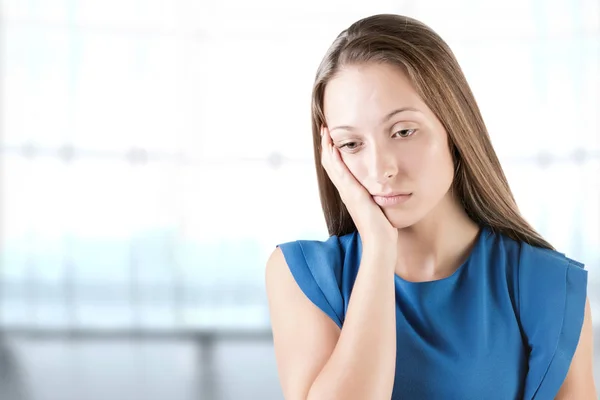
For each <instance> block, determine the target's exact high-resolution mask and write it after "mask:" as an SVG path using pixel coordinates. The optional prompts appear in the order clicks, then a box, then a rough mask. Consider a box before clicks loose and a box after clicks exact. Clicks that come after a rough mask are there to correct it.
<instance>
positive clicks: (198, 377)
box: [0, 330, 600, 400]
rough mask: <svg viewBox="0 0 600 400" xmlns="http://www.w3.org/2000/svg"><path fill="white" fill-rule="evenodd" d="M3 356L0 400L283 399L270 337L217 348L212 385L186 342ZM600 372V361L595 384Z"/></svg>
mask: <svg viewBox="0 0 600 400" xmlns="http://www.w3.org/2000/svg"><path fill="white" fill-rule="evenodd" d="M598 333H600V330H596V343H599V344H600V335H599V334H598ZM7 350H8V351H7ZM0 357H1V358H2V369H1V370H0V373H1V374H2V375H1V376H0V382H1V386H0V399H2V400H21V399H23V400H25V399H26V400H137V399H140V400H141V399H144V400H165V399H169V400H191V399H203V400H233V399H236V400H238V399H261V400H270V399H282V395H281V391H280V388H279V383H278V381H277V372H276V365H275V358H274V354H273V347H272V343H271V342H270V341H269V340H264V341H253V342H251V343H239V342H238V343H234V342H228V343H226V344H225V343H223V344H220V345H217V346H215V348H214V353H213V363H214V364H213V365H214V366H215V370H214V371H213V372H212V375H211V376H212V378H211V381H210V382H203V379H206V377H207V375H205V374H206V373H207V371H206V369H205V368H203V365H201V361H200V360H201V359H202V354H200V352H199V351H198V348H197V346H195V345H194V344H192V343H185V342H165V341H161V342H156V341H151V340H145V341H134V342H132V341H122V340H121V341H116V340H111V341H105V342H101V341H87V342H86V341H76V342H72V343H69V342H68V341H66V340H49V341H37V340H35V341H31V340H18V341H10V342H9V343H6V342H5V346H4V347H3V348H2V350H1V355H0ZM595 359H596V360H600V345H599V346H596V357H595ZM599 371H600V365H599V364H598V363H597V365H596V382H600V381H599V380H598V378H599V377H600V374H599V373H598V372H599ZM7 374H8V375H7ZM209 374H210V372H209ZM7 381H8V382H7ZM8 383H10V384H8ZM211 391H212V394H210V392H211Z"/></svg>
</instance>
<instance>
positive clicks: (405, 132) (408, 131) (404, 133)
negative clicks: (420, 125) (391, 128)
mask: <svg viewBox="0 0 600 400" xmlns="http://www.w3.org/2000/svg"><path fill="white" fill-rule="evenodd" d="M416 131H417V130H416V129H402V130H399V131H398V132H396V133H395V134H394V135H398V136H400V137H409V136H411V135H413V134H414V133H415V132H416Z"/></svg>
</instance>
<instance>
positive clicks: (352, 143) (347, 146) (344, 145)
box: [339, 142, 357, 150]
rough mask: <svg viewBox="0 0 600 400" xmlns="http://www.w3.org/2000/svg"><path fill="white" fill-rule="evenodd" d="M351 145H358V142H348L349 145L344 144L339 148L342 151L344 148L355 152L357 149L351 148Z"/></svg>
mask: <svg viewBox="0 0 600 400" xmlns="http://www.w3.org/2000/svg"><path fill="white" fill-rule="evenodd" d="M349 145H357V143H356V142H348V143H344V144H342V145H340V146H339V148H340V149H343V148H344V147H346V148H348V149H349V150H354V149H355V148H356V147H350V146H349Z"/></svg>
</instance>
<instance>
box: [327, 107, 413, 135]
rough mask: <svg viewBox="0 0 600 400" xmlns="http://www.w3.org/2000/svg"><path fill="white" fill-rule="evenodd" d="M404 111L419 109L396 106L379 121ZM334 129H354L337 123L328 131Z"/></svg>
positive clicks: (383, 121)
mask: <svg viewBox="0 0 600 400" xmlns="http://www.w3.org/2000/svg"><path fill="white" fill-rule="evenodd" d="M405 111H414V112H419V110H417V109H416V108H412V107H402V108H398V109H396V110H393V111H391V112H389V113H388V114H387V115H386V116H385V117H383V119H382V120H381V123H382V124H383V123H385V122H387V121H388V120H389V119H390V118H392V117H393V116H394V115H397V114H400V113H403V112H405ZM336 129H345V130H348V131H352V130H354V127H353V126H350V125H339V126H336V127H333V128H330V129H329V132H332V131H334V130H336Z"/></svg>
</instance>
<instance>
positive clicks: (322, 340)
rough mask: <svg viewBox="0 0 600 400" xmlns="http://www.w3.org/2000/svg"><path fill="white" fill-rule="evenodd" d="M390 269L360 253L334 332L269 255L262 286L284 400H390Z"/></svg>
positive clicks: (379, 256)
mask: <svg viewBox="0 0 600 400" xmlns="http://www.w3.org/2000/svg"><path fill="white" fill-rule="evenodd" d="M394 266H395V265H394V263H393V262H392V259H391V257H387V256H386V255H385V252H383V251H376V250H375V249H368V248H365V249H363V255H362V259H361V264H360V268H359V272H358V275H357V278H356V281H355V283H354V287H353V289H352V295H351V297H350V301H349V304H348V310H347V312H346V317H345V321H344V326H343V329H341V330H340V329H339V328H338V326H337V325H336V324H335V323H334V322H333V321H332V320H331V319H330V318H329V317H328V316H327V315H326V314H325V313H323V312H322V311H321V310H320V309H318V308H317V307H316V306H315V305H314V304H313V303H312V302H311V301H310V300H309V299H308V298H307V297H306V296H305V295H304V293H302V291H301V289H300V288H299V287H298V285H297V284H296V282H295V280H294V278H293V276H292V275H291V272H290V270H289V267H288V265H287V263H286V261H285V259H284V257H283V254H282V252H281V250H280V249H279V248H277V249H276V250H275V251H274V252H273V254H272V255H271V257H270V259H269V261H268V262H267V268H266V285H267V294H268V299H269V308H270V313H271V325H272V329H273V340H274V344H275V355H276V359H277V365H278V371H279V379H280V382H281V386H282V389H283V394H284V397H285V399H286V400H306V399H311V400H313V399H314V400H321V399H323V400H335V399H344V400H352V399H357V400H358V399H360V400H362V399H370V400H379V399H381V400H384V399H385V400H389V399H390V398H391V395H392V388H393V383H394V375H395V364H396V315H395V290H394V275H393V271H394ZM323 267H324V268H325V267H326V266H323Z"/></svg>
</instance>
